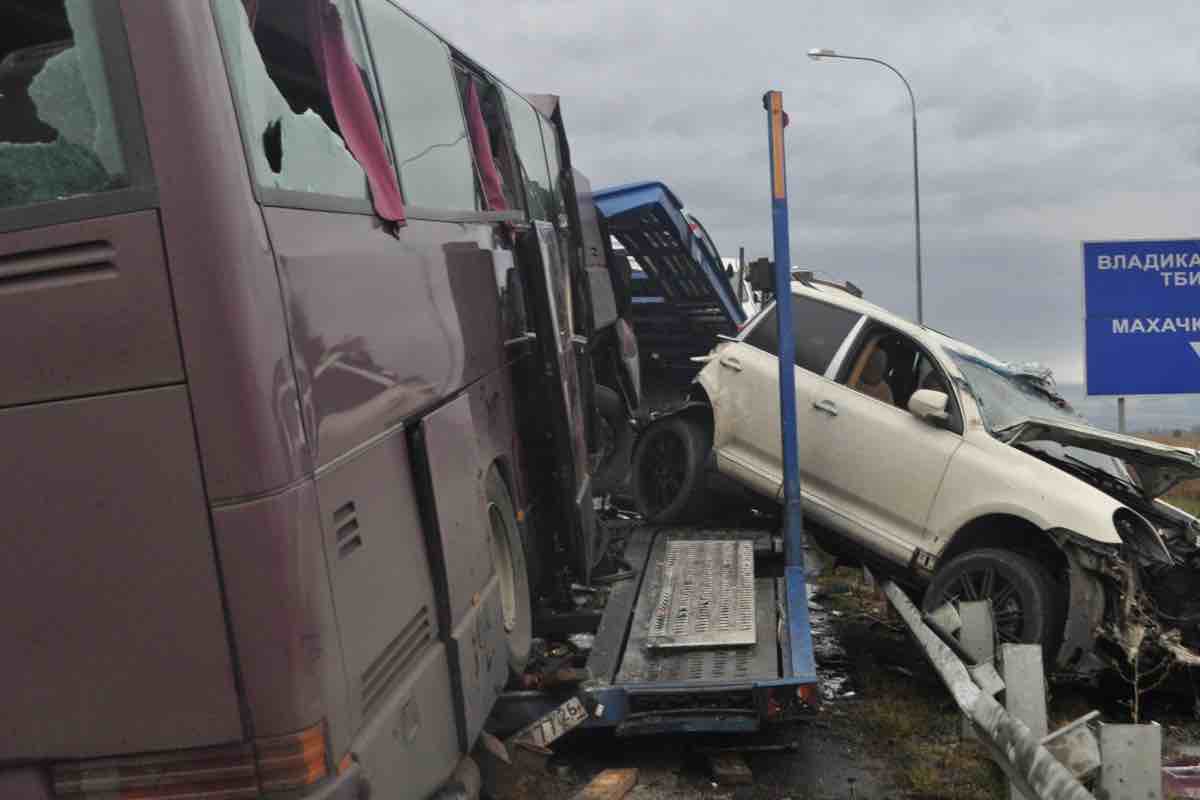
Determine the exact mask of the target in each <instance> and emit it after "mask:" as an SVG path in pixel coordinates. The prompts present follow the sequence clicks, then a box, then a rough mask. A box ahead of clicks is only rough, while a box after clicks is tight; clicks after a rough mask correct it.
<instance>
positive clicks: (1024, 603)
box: [921, 549, 1063, 667]
mask: <svg viewBox="0 0 1200 800" xmlns="http://www.w3.org/2000/svg"><path fill="white" fill-rule="evenodd" d="M971 600H991V601H992V615H993V618H994V620H995V624H996V641H997V642H998V643H1004V642H1014V643H1026V644H1040V645H1041V646H1042V650H1043V657H1044V663H1045V664H1046V666H1047V667H1051V666H1053V659H1054V657H1055V656H1056V655H1057V650H1058V645H1059V643H1060V641H1061V639H1062V628H1063V612H1062V601H1061V592H1060V590H1059V588H1058V586H1057V585H1056V584H1055V582H1054V579H1053V578H1051V577H1050V574H1049V573H1048V572H1046V570H1045V568H1043V567H1042V566H1041V565H1040V564H1038V563H1037V562H1036V561H1034V560H1033V559H1031V558H1029V557H1028V556H1025V555H1022V554H1020V553H1014V552H1011V551H1009V550H996V549H984V550H971V551H969V552H966V553H963V554H962V555H959V556H956V557H955V558H953V559H951V560H950V562H949V563H947V564H946V565H945V566H944V567H942V568H941V569H940V570H938V572H937V573H936V574H935V575H934V576H933V582H932V583H930V584H929V588H928V589H926V591H925V599H924V601H923V602H922V604H921V605H922V608H923V609H924V610H925V611H927V612H928V611H932V610H934V609H936V608H938V607H939V606H941V605H942V604H944V603H951V604H954V605H957V604H958V603H961V602H966V601H971Z"/></svg>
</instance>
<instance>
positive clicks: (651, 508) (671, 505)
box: [632, 417, 711, 523]
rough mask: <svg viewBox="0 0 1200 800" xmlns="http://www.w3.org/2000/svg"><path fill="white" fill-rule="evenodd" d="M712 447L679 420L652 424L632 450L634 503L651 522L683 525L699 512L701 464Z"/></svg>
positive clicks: (694, 428) (700, 432)
mask: <svg viewBox="0 0 1200 800" xmlns="http://www.w3.org/2000/svg"><path fill="white" fill-rule="evenodd" d="M709 447H711V444H710V441H709V437H708V435H707V434H706V433H705V432H704V430H703V429H702V428H701V427H700V426H699V425H697V424H696V423H694V422H692V421H691V420H688V419H684V418H682V417H670V418H669V419H665V420H661V421H659V422H656V423H654V424H653V425H651V426H650V427H649V428H647V429H646V431H645V432H644V433H643V434H642V436H641V438H640V439H639V440H638V443H637V447H636V448H635V449H634V451H633V465H632V466H633V469H632V479H633V502H634V505H635V506H636V507H637V510H638V512H639V513H641V515H642V516H643V517H645V518H646V519H647V520H648V521H650V522H663V523H668V522H682V521H685V520H686V519H687V518H689V517H693V516H695V515H697V514H698V513H699V508H698V501H699V498H698V495H699V494H700V493H701V492H700V490H701V489H703V485H704V462H705V460H706V458H707V456H708V450H709Z"/></svg>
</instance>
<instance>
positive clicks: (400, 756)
mask: <svg viewBox="0 0 1200 800" xmlns="http://www.w3.org/2000/svg"><path fill="white" fill-rule="evenodd" d="M452 703H453V698H452V697H451V694H450V663H449V659H448V657H447V653H446V645H444V644H442V643H441V642H439V643H438V644H436V645H435V646H434V647H433V648H431V649H430V650H428V651H427V652H426V653H424V654H423V655H422V657H421V659H420V660H419V661H418V662H417V663H416V664H414V665H413V669H412V671H411V673H410V674H409V675H408V676H407V677H406V678H405V680H404V682H403V683H402V684H401V685H400V686H398V687H397V688H396V691H395V692H393V693H392V694H391V695H390V696H389V697H388V698H387V699H386V700H385V701H384V704H383V705H382V707H381V708H380V709H379V712H378V713H377V714H375V715H374V716H373V717H372V718H371V720H370V721H369V722H368V723H367V725H366V726H365V727H364V728H363V729H362V730H361V731H360V732H359V734H358V736H357V737H355V739H354V743H353V745H352V746H351V750H352V752H353V753H354V755H355V756H356V757H357V759H358V761H359V763H361V764H362V765H363V771H364V772H365V774H366V777H367V780H368V781H369V783H370V785H371V787H372V791H371V793H370V796H371V797H379V798H384V797H396V798H400V797H411V798H423V797H429V796H430V795H432V794H433V792H434V791H435V790H436V789H437V788H438V787H439V786H441V784H442V783H444V782H445V781H446V779H447V778H449V777H450V773H452V772H453V771H454V767H455V766H456V765H457V764H458V761H459V759H460V758H461V757H462V754H461V753H460V752H459V750H458V736H457V734H456V731H455V725H454V715H453V714H451V713H448V712H449V709H450V707H451V705H452Z"/></svg>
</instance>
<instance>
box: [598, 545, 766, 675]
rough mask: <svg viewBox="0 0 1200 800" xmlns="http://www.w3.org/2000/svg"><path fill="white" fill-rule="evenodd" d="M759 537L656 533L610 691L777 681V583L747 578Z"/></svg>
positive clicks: (750, 575) (750, 571)
mask: <svg viewBox="0 0 1200 800" xmlns="http://www.w3.org/2000/svg"><path fill="white" fill-rule="evenodd" d="M760 535H761V532H755V531H728V530H725V531H701V532H698V531H695V530H694V529H678V528H676V529H672V528H663V529H660V530H659V531H657V532H656V533H655V535H654V540H653V543H652V544H651V546H650V553H649V558H648V559H647V561H646V565H645V578H644V581H643V583H642V587H641V591H640V592H639V593H638V598H637V604H636V607H635V608H634V612H633V617H632V620H631V621H630V625H629V631H628V638H627V640H626V644H625V648H624V652H623V653H622V656H621V662H620V666H619V668H618V670H617V673H616V676H615V679H614V681H613V683H614V684H617V685H621V684H626V685H629V684H669V683H677V682H687V683H689V684H692V685H703V684H705V683H715V684H723V683H730V682H738V683H740V682H746V681H755V680H773V679H777V678H779V677H780V664H779V638H778V626H777V619H776V616H777V613H778V609H779V604H778V601H777V598H776V581H775V580H774V579H773V578H755V577H753V565H754V550H753V548H754V545H753V542H754V539H755V538H757V537H758V536H760Z"/></svg>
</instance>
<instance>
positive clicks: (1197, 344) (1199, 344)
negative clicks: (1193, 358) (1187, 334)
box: [1188, 342, 1200, 356]
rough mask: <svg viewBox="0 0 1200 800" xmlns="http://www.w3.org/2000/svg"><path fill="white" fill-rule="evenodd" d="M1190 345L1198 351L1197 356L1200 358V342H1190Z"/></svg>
mask: <svg viewBox="0 0 1200 800" xmlns="http://www.w3.org/2000/svg"><path fill="white" fill-rule="evenodd" d="M1188 344H1190V345H1191V346H1192V349H1193V350H1195V351H1196V355H1198V356H1200V342H1188Z"/></svg>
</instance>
